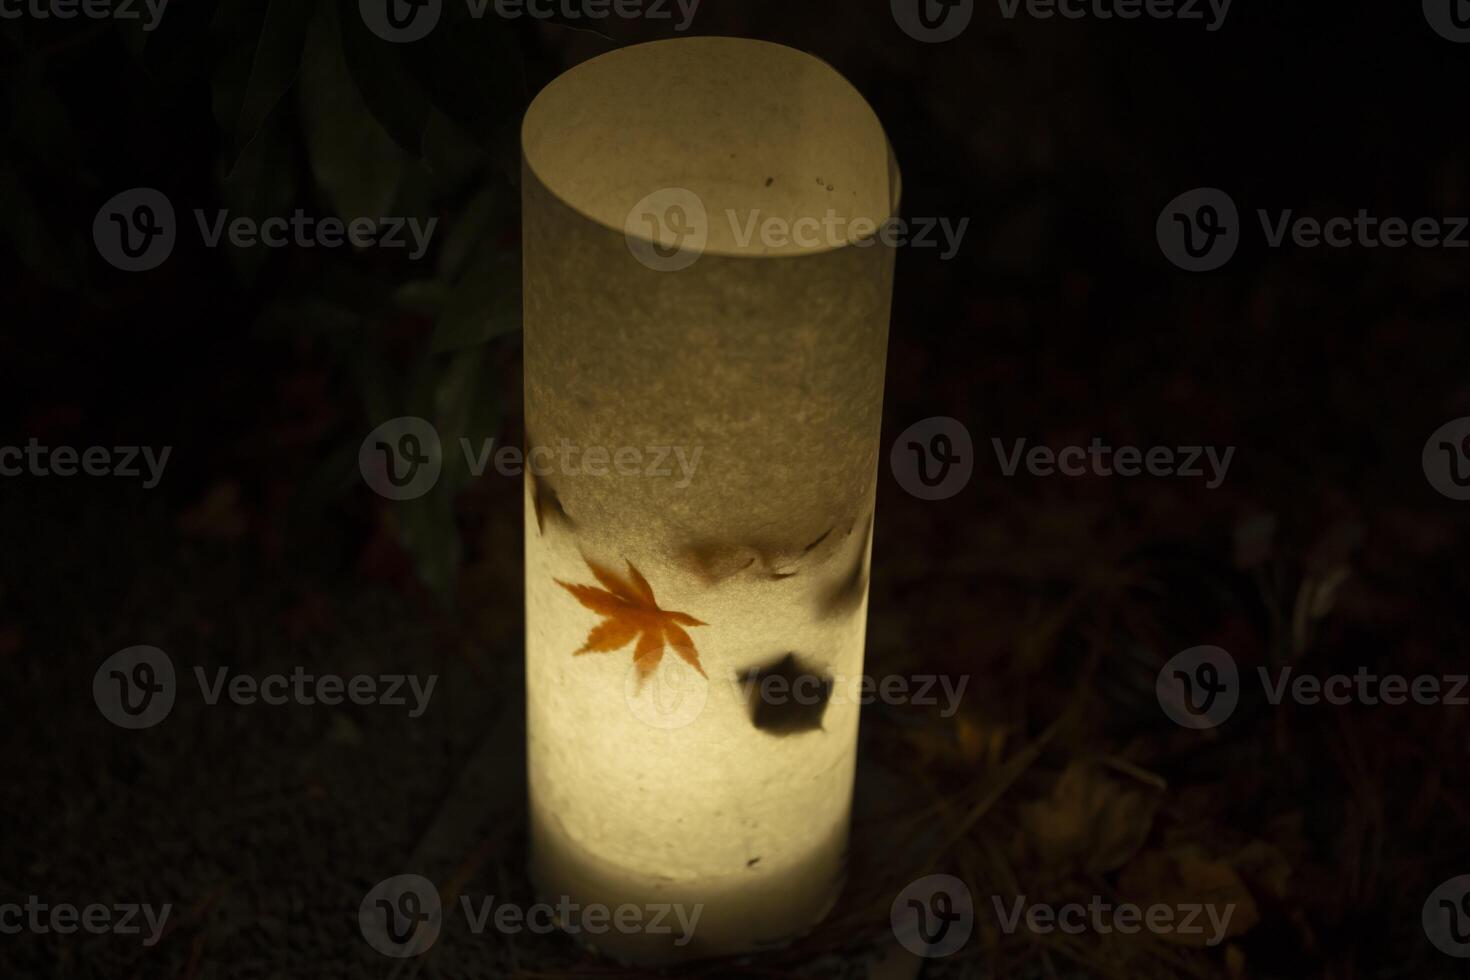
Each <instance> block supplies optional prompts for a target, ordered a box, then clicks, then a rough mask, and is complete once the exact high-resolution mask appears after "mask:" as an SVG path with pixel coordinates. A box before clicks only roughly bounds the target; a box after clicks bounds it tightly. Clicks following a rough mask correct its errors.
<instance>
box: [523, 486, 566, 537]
mask: <svg viewBox="0 0 1470 980" xmlns="http://www.w3.org/2000/svg"><path fill="white" fill-rule="evenodd" d="M531 506H532V507H534V508H535V509H536V533H538V534H545V533H546V524H547V522H548V521H560V522H561V523H563V524H566V525H568V526H571V525H573V524H575V523H576V522H575V521H573V520H572V517H571V515H570V514H568V513H567V509H566V508H565V507H563V506H562V503H561V498H560V497H558V496H557V495H556V489H555V488H554V487H552V485H551V482H550V481H549V480H547V479H546V478H544V477H540V476H536V475H535V474H534V473H533V474H531Z"/></svg>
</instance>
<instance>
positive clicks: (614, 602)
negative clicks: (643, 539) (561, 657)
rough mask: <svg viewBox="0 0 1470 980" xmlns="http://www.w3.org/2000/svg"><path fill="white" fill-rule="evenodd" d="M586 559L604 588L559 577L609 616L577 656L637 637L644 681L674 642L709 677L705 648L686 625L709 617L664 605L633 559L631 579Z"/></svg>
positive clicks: (604, 650) (636, 656) (579, 597)
mask: <svg viewBox="0 0 1470 980" xmlns="http://www.w3.org/2000/svg"><path fill="white" fill-rule="evenodd" d="M582 560H583V561H585V562H587V567H588V568H590V569H592V574H593V575H595V576H597V581H599V582H601V583H602V584H603V586H604V588H601V589H599V588H595V587H593V586H590V585H573V584H571V583H570V582H563V581H562V580H561V579H555V580H554V581H555V582H556V584H557V585H560V586H561V587H562V588H564V589H566V590H567V591H568V592H570V593H571V594H572V595H573V596H575V597H576V600H577V601H578V602H580V603H581V604H582V605H584V606H586V607H587V608H588V609H591V610H592V611H593V612H595V613H597V614H598V615H599V616H601V617H603V620H602V622H600V623H598V624H597V625H596V626H594V627H592V632H590V633H588V634H587V642H585V643H583V644H582V649H580V650H574V651H573V652H572V655H573V656H580V655H581V654H584V653H607V652H609V651H612V650H619V649H621V648H623V647H625V646H627V645H628V643H629V642H631V641H632V640H634V639H635V638H636V639H637V640H638V646H637V647H636V648H635V649H634V650H633V663H635V664H637V665H638V682H639V683H640V684H642V683H643V679H644V678H645V677H647V676H648V675H649V674H651V673H653V669H654V668H655V667H657V666H658V664H659V661H660V660H662V659H663V656H664V647H665V646H671V647H673V648H674V652H675V653H677V654H678V655H679V658H680V659H681V660H683V661H684V662H685V663H687V664H688V665H689V666H691V667H693V668H694V669H695V670H697V671H699V673H700V676H702V677H704V678H705V679H706V680H708V679H709V675H708V674H706V673H705V672H704V668H703V667H701V666H700V664H699V651H698V650H696V649H694V641H693V640H691V639H690V638H689V634H688V633H686V632H684V629H683V627H685V626H708V625H709V624H708V623H702V622H700V621H699V620H697V619H695V618H694V617H693V616H690V615H688V614H687V613H681V612H674V611H673V610H669V609H660V608H659V606H658V602H657V601H656V600H655V599H654V597H653V586H651V585H649V584H648V579H646V578H644V577H643V573H642V572H640V571H638V569H637V568H636V567H635V566H634V565H633V563H632V562H628V579H627V580H626V581H624V580H623V579H621V578H619V577H618V576H617V573H615V572H613V571H610V570H609V569H606V568H603V567H602V566H601V565H598V564H597V563H596V562H594V561H592V560H591V559H589V558H586V557H584V558H583V559H582Z"/></svg>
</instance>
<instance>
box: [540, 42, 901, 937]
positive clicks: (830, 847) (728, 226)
mask: <svg viewBox="0 0 1470 980" xmlns="http://www.w3.org/2000/svg"><path fill="white" fill-rule="evenodd" d="M522 144H523V151H524V159H523V168H522V171H523V198H524V200H523V204H524V218H523V226H524V245H525V269H524V288H525V387H526V404H525V409H526V436H527V464H528V465H527V470H528V472H527V479H526V522H525V523H526V619H527V626H526V675H527V676H526V688H527V692H526V693H527V702H528V726H529V760H528V761H529V779H530V804H531V806H530V811H531V824H532V841H531V843H532V855H531V864H532V877H533V879H534V881H535V883H536V886H537V888H538V890H539V891H540V892H541V895H542V897H543V898H544V899H546V900H547V901H549V902H552V903H553V904H556V903H561V904H562V912H561V914H562V916H563V919H564V920H565V924H566V925H567V926H568V928H569V929H572V930H574V931H579V932H580V935H581V936H582V938H583V939H584V940H585V941H586V942H588V943H590V944H591V945H593V946H594V947H595V948H597V949H598V950H600V951H602V952H606V953H608V954H610V955H613V956H615V957H618V958H620V959H623V960H628V961H636V962H643V963H654V962H666V961H670V960H675V959H682V958H695V957H702V956H711V955H718V954H724V953H731V952H738V951H745V950H753V949H760V948H763V947H768V946H777V945H781V944H784V943H786V942H789V941H791V940H792V939H793V938H795V937H797V936H800V935H801V934H803V933H805V932H807V931H808V930H810V929H811V928H812V926H814V925H815V924H816V923H817V922H818V921H819V920H820V919H821V918H822V916H824V915H825V914H826V913H827V911H828V910H829V909H830V908H831V906H832V904H833V902H834V901H835V900H836V898H837V894H838V892H839V891H840V889H841V885H842V879H843V868H844V852H845V849H846V846H847V833H848V823H849V816H850V810H851V800H852V782H853V772H854V763H855V757H856V748H857V730H858V702H859V700H860V698H859V697H858V692H859V690H860V688H859V687H858V684H857V681H858V680H859V678H860V675H861V673H862V668H863V635H864V627H865V620H866V616H867V591H868V562H869V552H870V548H871V542H872V523H873V502H874V494H875V489H876V480H877V466H878V459H879V448H878V440H879V416H880V409H881V403H882V388H883V367H884V357H885V352H886V347H887V334H888V313H889V298H890V293H891V288H892V273H893V249H892V247H891V245H892V236H891V235H889V234H887V230H888V227H889V225H886V224H885V223H886V222H890V220H891V219H893V216H894V215H895V213H896V208H897V201H898V175H897V169H896V167H895V166H894V164H893V160H892V156H891V153H890V150H889V147H888V143H887V140H886V138H885V136H884V133H883V130H882V127H881V125H880V124H879V122H878V119H877V117H876V116H875V115H874V114H873V111H872V109H871V108H869V106H868V105H867V103H866V102H865V101H864V100H863V99H862V97H861V96H860V95H859V94H858V93H857V91H856V90H854V89H853V88H852V86H851V85H850V84H849V83H847V82H846V81H845V80H844V79H843V78H842V77H841V76H839V75H838V74H837V73H836V72H835V71H833V69H832V68H831V67H829V66H828V65H826V64H825V63H823V62H821V61H819V60H817V59H815V58H813V57H811V56H809V55H806V54H803V53H801V52H798V51H795V50H792V49H790V48H787V47H783V46H781V45H776V44H769V43H764V42H758V41H748V40H739V39H732V38H688V39H680V40H675V41H661V42H656V43H652V44H643V45H638V46H634V47H629V48H624V49H622V50H619V51H615V52H613V53H610V54H607V55H603V56H601V57H599V58H596V59H594V60H592V61H589V62H586V63H584V64H582V65H580V66H579V67H577V68H575V69H573V70H572V71H570V72H568V73H566V74H565V75H563V76H561V77H560V78H558V79H557V80H556V81H554V82H553V83H552V84H551V85H549V86H548V87H547V88H546V89H545V90H544V91H542V92H541V93H540V95H539V96H538V97H537V98H536V100H535V102H534V103H533V104H532V105H531V107H530V110H529V112H528V113H527V115H526V119H525V124H524V128H523V131H522ZM594 905H595V906H606V907H607V908H608V909H609V910H612V912H613V913H617V910H618V909H619V908H620V907H622V908H623V909H624V910H623V912H622V913H621V922H619V916H618V915H617V914H614V915H613V916H612V918H611V920H610V921H611V922H612V924H611V925H609V924H608V921H609V920H602V928H601V929H593V928H590V927H588V926H587V925H586V923H580V922H578V921H577V918H576V913H575V911H572V912H568V911H567V909H568V908H571V909H576V908H587V907H590V906H594ZM630 905H631V906H635V907H636V908H637V909H638V910H639V912H638V915H637V917H636V918H635V916H634V914H633V912H631V911H629V910H627V908H626V906H630ZM671 906H672V907H675V908H674V909H673V910H672V911H671V910H670V907H671ZM659 909H663V910H664V911H663V912H662V913H660V912H659V911H658V910H659ZM696 916H697V918H695V917H696ZM655 918H657V919H658V923H657V924H655V923H654V920H655ZM691 920H693V921H692V922H691ZM686 933H688V934H686Z"/></svg>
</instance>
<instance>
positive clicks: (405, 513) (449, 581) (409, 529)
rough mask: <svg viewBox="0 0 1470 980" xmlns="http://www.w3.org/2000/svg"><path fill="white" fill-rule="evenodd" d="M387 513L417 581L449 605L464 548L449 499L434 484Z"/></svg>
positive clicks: (396, 505)
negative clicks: (418, 495)
mask: <svg viewBox="0 0 1470 980" xmlns="http://www.w3.org/2000/svg"><path fill="white" fill-rule="evenodd" d="M446 448H447V447H446ZM456 451H458V447H456ZM388 513H389V515H390V516H391V518H392V520H393V523H394V525H395V526H396V528H397V531H398V541H399V543H400V544H402V545H403V547H404V549H405V550H406V551H407V552H408V553H409V555H410V556H411V557H412V558H413V563H414V568H415V569H416V570H417V571H418V575H419V581H421V582H423V583H424V586H425V587H426V588H428V590H429V591H430V592H431V593H433V595H434V596H435V598H437V599H438V600H439V601H440V602H441V603H443V604H444V605H446V606H447V605H449V604H450V603H451V602H452V601H453V598H454V583H455V578H456V576H457V574H458V571H459V563H460V557H461V555H462V553H463V551H464V548H463V547H462V546H461V545H460V542H459V527H458V525H456V524H455V521H454V501H453V498H452V497H451V495H450V494H448V493H445V492H442V488H438V487H436V488H435V490H434V491H433V492H432V493H426V494H424V495H423V496H422V497H415V498H414V499H412V500H400V501H397V502H395V503H394V505H393V507H392V509H391V510H389V512H388Z"/></svg>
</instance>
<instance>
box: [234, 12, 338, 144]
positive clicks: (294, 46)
mask: <svg viewBox="0 0 1470 980" xmlns="http://www.w3.org/2000/svg"><path fill="white" fill-rule="evenodd" d="M316 6H317V4H316V3H315V2H314V0H267V4H266V7H265V11H264V16H263V17H262V16H260V3H259V2H258V0H222V2H221V7H220V10H219V13H218V15H217V19H216V25H217V26H219V27H221V28H223V29H224V30H225V32H226V36H227V37H228V36H230V33H229V32H234V33H233V37H235V38H244V40H243V41H241V40H236V41H234V43H232V44H231V45H230V47H229V48H228V49H227V51H226V54H225V56H224V58H223V59H222V61H221V64H220V70H219V71H218V72H217V73H216V80H215V91H214V96H215V103H214V112H215V119H216V121H217V122H218V123H219V127H220V130H221V131H222V132H223V133H224V137H225V152H226V169H227V170H233V169H234V167H235V163H236V161H238V160H239V158H240V154H241V153H242V152H243V151H244V149H245V147H247V146H248V145H249V144H250V142H251V141H252V140H253V139H255V136H256V134H257V133H259V132H260V128H261V127H262V126H263V125H264V124H265V120H266V117H268V116H269V115H270V114H271V111H272V110H273V109H275V107H276V105H277V103H279V102H280V101H281V99H282V97H283V96H285V94H286V92H287V91H288V90H289V89H290V88H291V84H292V83H293V82H295V81H296V76H297V72H298V70H299V68H300V66H301V52H302V47H303V45H304V44H305V42H306V28H307V25H308V24H309V23H310V21H311V16H312V14H313V12H314V11H315V9H316ZM221 76H224V77H223V78H222V77H221Z"/></svg>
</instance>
